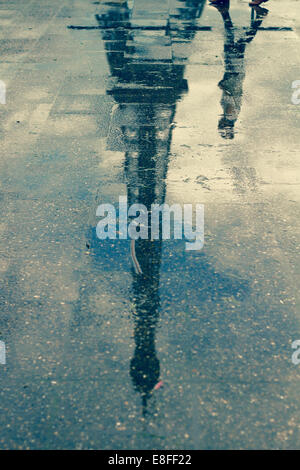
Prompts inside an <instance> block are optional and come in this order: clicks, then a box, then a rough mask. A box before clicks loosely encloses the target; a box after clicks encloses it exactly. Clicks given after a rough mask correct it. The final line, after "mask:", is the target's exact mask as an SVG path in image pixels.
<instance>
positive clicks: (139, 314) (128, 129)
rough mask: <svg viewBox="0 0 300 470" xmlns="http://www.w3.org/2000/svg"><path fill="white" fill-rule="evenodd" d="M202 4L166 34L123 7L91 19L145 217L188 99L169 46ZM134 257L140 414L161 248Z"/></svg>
mask: <svg viewBox="0 0 300 470" xmlns="http://www.w3.org/2000/svg"><path fill="white" fill-rule="evenodd" d="M204 4H205V0H198V1H184V2H181V7H180V8H179V9H175V10H172V12H171V14H169V18H168V20H167V22H166V27H165V28H164V29H161V30H157V31H153V30H149V29H147V28H145V29H143V27H141V28H134V26H133V24H134V22H133V21H132V20H131V12H130V9H129V7H128V4H127V3H123V4H122V5H118V6H117V5H113V4H111V3H107V4H103V5H102V11H101V12H100V13H99V14H98V15H97V20H98V23H99V26H100V27H101V29H102V38H103V41H104V44H105V48H106V51H107V59H108V63H109V67H110V71H111V75H112V77H115V78H116V82H115V84H114V86H113V87H112V88H111V89H110V90H108V91H107V93H108V94H110V95H112V96H113V97H114V100H115V102H116V103H117V107H116V109H115V111H114V115H113V119H112V121H113V122H112V126H115V127H117V128H118V131H119V132H118V133H119V134H120V135H121V136H122V145H123V150H124V151H125V164H124V171H125V176H126V182H127V195H128V204H129V205H132V204H134V203H140V204H144V205H145V206H146V207H147V209H148V213H149V211H150V208H151V204H153V203H156V204H163V203H164V201H165V194H166V176H167V171H168V161H169V150H170V144H171V140H172V123H173V119H174V115H175V111H176V103H177V101H178V100H179V99H180V97H181V96H182V94H183V93H184V92H186V91H187V82H186V80H185V79H184V71H185V65H184V63H183V62H180V63H174V62H173V60H172V48H171V44H172V41H174V40H175V41H176V40H182V39H184V41H185V42H190V41H192V39H193V37H194V35H195V31H193V30H191V28H190V26H191V24H192V23H193V22H194V21H195V20H196V18H199V17H200V16H201V13H202V10H203V7H204ZM181 20H184V23H181V24H180V27H179V28H172V24H176V22H180V21H181ZM112 48H113V51H112ZM109 145H110V144H109V140H108V146H109ZM160 233H161V230H160ZM149 235H150V234H149ZM148 238H150V237H148ZM135 254H136V257H137V259H138V260H139V264H140V267H141V271H142V273H136V272H134V270H132V277H133V283H132V304H133V311H134V340H135V351H134V356H133V358H132V359H131V362H130V375H131V378H132V382H133V385H134V388H135V389H136V390H137V391H138V392H139V393H140V395H141V398H142V406H143V414H146V413H147V403H148V400H149V398H150V397H151V394H152V391H153V388H154V386H155V384H156V383H157V382H158V380H159V376H160V365H159V360H158V358H157V354H156V348H155V332H156V325H157V322H158V318H159V308H160V296H159V280H160V264H161V256H162V241H161V240H155V241H151V240H150V239H148V240H137V241H136V243H135Z"/></svg>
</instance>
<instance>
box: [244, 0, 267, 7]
mask: <svg viewBox="0 0 300 470" xmlns="http://www.w3.org/2000/svg"><path fill="white" fill-rule="evenodd" d="M267 1H268V0H253V2H250V3H249V5H250V7H257V6H259V5H260V4H261V3H265V2H267Z"/></svg>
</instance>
